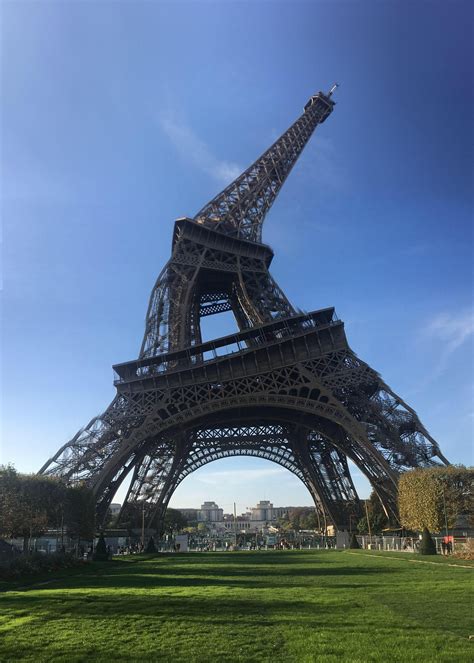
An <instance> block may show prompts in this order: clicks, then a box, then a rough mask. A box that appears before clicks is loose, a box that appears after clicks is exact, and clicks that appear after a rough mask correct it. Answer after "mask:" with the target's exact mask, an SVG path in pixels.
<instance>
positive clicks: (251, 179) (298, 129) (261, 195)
mask: <svg viewBox="0 0 474 663" xmlns="http://www.w3.org/2000/svg"><path fill="white" fill-rule="evenodd" d="M333 90H334V88H333V89H332V90H331V92H330V93H329V94H324V93H323V92H318V93H317V94H315V95H313V96H312V97H311V98H310V100H309V101H308V103H307V104H306V106H305V108H304V112H303V114H302V115H301V117H299V118H298V119H297V120H296V122H295V123H294V124H292V125H291V127H290V128H289V129H288V130H287V131H285V133H284V134H283V135H282V136H280V138H279V139H278V140H277V141H276V142H275V143H273V145H272V146H271V147H270V148H269V149H268V150H267V151H266V152H264V153H263V154H262V156H261V157H259V158H258V159H257V161H255V162H254V163H253V164H252V165H251V166H249V168H247V170H245V171H244V172H243V173H242V174H241V175H239V177H237V179H235V180H234V181H233V182H232V183H231V184H229V186H228V187H226V188H225V189H224V190H223V191H221V193H219V194H218V195H217V196H216V197H215V198H213V199H212V200H211V201H210V202H209V203H207V205H205V206H204V207H203V208H202V209H201V210H200V212H198V213H197V214H196V216H195V217H194V219H195V221H197V222H198V223H200V224H202V225H205V226H207V227H209V228H213V229H214V230H218V231H219V232H222V233H224V234H226V235H232V236H234V237H240V238H241V239H247V240H251V241H254V242H260V241H261V238H262V225H263V221H264V219H265V215H266V213H267V212H268V210H269V209H270V207H271V206H272V204H273V201H274V200H275V198H276V197H277V195H278V193H279V191H280V189H281V187H282V185H283V182H284V181H285V179H286V178H287V176H288V174H289V172H290V170H291V169H292V168H293V166H294V165H295V163H296V161H297V159H298V157H299V156H300V154H301V152H302V151H303V148H304V146H305V145H306V143H307V142H308V140H309V139H310V137H311V135H312V133H313V131H314V130H315V129H316V127H317V126H318V124H320V123H321V122H324V120H325V119H326V118H327V117H328V115H330V114H331V112H332V109H333V107H334V102H333V101H332V99H331V94H332V92H333Z"/></svg>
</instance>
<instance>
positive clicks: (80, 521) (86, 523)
mask: <svg viewBox="0 0 474 663" xmlns="http://www.w3.org/2000/svg"><path fill="white" fill-rule="evenodd" d="M64 523H65V525H66V528H67V531H68V534H69V536H71V537H72V538H73V539H86V540H87V541H90V540H91V539H93V538H94V530H95V498H94V495H93V493H92V491H91V490H90V489H89V488H87V486H85V485H84V484H79V485H77V486H72V487H71V488H68V490H67V493H66V499H65V503H64Z"/></svg>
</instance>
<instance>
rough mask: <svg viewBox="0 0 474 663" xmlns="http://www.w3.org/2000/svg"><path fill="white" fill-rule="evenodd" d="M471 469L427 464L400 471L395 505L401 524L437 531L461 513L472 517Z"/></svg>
mask: <svg viewBox="0 0 474 663" xmlns="http://www.w3.org/2000/svg"><path fill="white" fill-rule="evenodd" d="M473 481H474V470H473V469H472V468H466V467H463V466H456V465H451V466H449V467H431V468H424V469H421V468H419V469H416V470H411V471H410V472H405V474H402V476H401V477H400V480H399V484H398V507H399V512H400V521H401V523H402V525H403V527H406V528H407V529H411V530H422V529H423V528H424V527H426V528H428V530H430V531H431V532H440V531H441V530H442V529H444V528H445V527H446V525H447V527H448V528H452V527H454V525H455V524H456V521H457V519H458V518H459V516H460V515H462V514H468V515H469V517H470V518H471V519H472V516H473V512H474V509H473V492H472V485H473Z"/></svg>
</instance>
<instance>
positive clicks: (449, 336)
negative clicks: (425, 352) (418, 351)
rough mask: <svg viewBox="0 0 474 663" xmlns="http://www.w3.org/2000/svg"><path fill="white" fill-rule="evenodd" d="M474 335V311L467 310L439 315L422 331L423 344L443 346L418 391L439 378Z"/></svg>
mask: <svg viewBox="0 0 474 663" xmlns="http://www.w3.org/2000/svg"><path fill="white" fill-rule="evenodd" d="M473 333H474V311H473V310H472V309H465V310H463V311H460V312H458V313H448V312H443V313H438V314H437V315H436V316H434V317H433V318H432V319H431V320H430V321H429V322H428V323H427V324H426V325H425V326H424V327H423V328H422V330H421V335H420V337H421V342H422V343H427V342H431V343H433V342H434V343H435V344H437V345H439V344H442V347H441V348H440V349H439V350H438V361H437V362H436V364H435V365H434V367H433V370H432V371H431V373H429V374H428V375H427V377H426V379H425V380H423V382H422V384H421V385H419V387H418V389H417V390H416V391H420V390H421V389H422V388H424V387H425V386H426V385H427V384H429V383H430V382H431V381H432V380H434V379H436V378H437V377H439V376H440V375H441V374H442V373H443V372H444V371H445V370H446V368H447V367H448V365H449V358H450V357H451V355H452V354H453V353H454V352H455V351H456V350H457V349H458V348H460V347H461V346H462V345H463V344H464V343H465V342H466V341H468V340H469V339H470V338H471V336H472V335H473Z"/></svg>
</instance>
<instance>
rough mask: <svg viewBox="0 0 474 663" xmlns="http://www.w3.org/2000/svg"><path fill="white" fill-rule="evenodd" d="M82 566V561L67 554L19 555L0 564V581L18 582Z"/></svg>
mask: <svg viewBox="0 0 474 663" xmlns="http://www.w3.org/2000/svg"><path fill="white" fill-rule="evenodd" d="M83 564H85V562H84V561H83V560H81V559H77V558H76V557H74V556H73V555H71V554H69V553H52V554H49V555H46V554H42V553H33V554H32V555H20V556H18V557H15V558H14V559H11V560H8V561H6V562H2V563H1V564H0V579H2V580H18V579H20V578H23V577H24V576H30V575H35V574H38V573H51V572H52V571H59V570H61V569H68V568H72V567H76V566H82V565H83Z"/></svg>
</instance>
